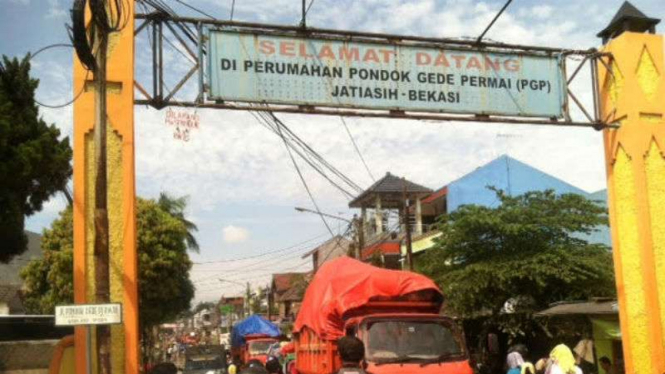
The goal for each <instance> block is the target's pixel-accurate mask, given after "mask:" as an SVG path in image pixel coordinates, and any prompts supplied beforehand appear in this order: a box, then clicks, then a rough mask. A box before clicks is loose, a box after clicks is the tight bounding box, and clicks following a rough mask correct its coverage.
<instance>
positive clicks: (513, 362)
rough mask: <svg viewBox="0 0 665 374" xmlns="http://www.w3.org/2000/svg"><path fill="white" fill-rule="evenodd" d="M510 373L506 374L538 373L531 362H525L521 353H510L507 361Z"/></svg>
mask: <svg viewBox="0 0 665 374" xmlns="http://www.w3.org/2000/svg"><path fill="white" fill-rule="evenodd" d="M506 363H507V364H508V372H507V373H506V374H535V373H536V371H535V369H534V368H533V365H532V364H531V363H530V362H525V361H524V358H523V357H522V355H521V354H520V353H519V352H510V353H509V354H508V358H507V359H506Z"/></svg>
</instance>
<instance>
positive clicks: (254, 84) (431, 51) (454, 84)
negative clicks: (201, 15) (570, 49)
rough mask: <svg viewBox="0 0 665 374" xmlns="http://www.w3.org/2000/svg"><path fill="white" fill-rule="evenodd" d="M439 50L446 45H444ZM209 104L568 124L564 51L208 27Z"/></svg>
mask: <svg viewBox="0 0 665 374" xmlns="http://www.w3.org/2000/svg"><path fill="white" fill-rule="evenodd" d="M444 48H445V49H444ZM208 51H209V54H208V68H209V76H210V81H209V85H210V95H209V99H213V100H221V101H238V102H249V103H256V104H291V105H294V104H296V105H306V106H318V107H333V108H354V109H368V110H391V111H413V112H432V113H454V114H476V115H504V116H517V117H541V118H548V119H552V118H559V119H560V118H564V117H565V116H566V115H567V112H568V111H567V100H566V98H567V83H566V79H565V72H564V60H565V57H564V55H563V54H562V53H560V54H555V53H543V52H537V51H519V52H517V51H501V52H497V51H488V50H486V49H483V48H470V47H454V46H446V47H442V46H437V45H434V44H426V45H414V44H412V43H406V42H397V41H395V42H388V41H384V42H379V41H373V42H367V41H350V40H349V39H348V38H347V39H344V38H341V37H340V38H334V37H329V38H316V37H302V36H294V35H275V34H261V33H260V32H252V33H250V32H242V31H240V32H239V31H230V30H211V31H210V38H209V45H208Z"/></svg>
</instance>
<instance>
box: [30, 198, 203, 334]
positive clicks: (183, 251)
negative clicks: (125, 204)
mask: <svg viewBox="0 0 665 374" xmlns="http://www.w3.org/2000/svg"><path fill="white" fill-rule="evenodd" d="M137 232H138V252H139V291H140V292H139V305H140V321H141V326H142V327H143V328H144V329H145V328H149V327H150V326H153V325H156V324H159V323H163V322H166V321H169V320H172V319H174V318H176V317H177V316H178V315H179V314H180V313H182V312H183V311H187V310H189V308H190V302H191V300H192V298H193V297H194V286H193V285H192V283H191V281H190V280H189V270H190V269H191V267H192V262H191V261H190V259H189V255H188V254H187V244H186V235H187V228H186V227H185V225H184V224H183V223H182V222H181V220H180V219H179V218H176V217H173V216H171V215H170V214H169V213H167V212H166V211H164V210H163V209H161V208H160V206H159V204H157V202H155V201H154V200H144V199H138V201H137ZM73 236H74V231H73V223H72V210H71V207H69V208H67V209H66V210H64V211H63V212H62V213H61V214H60V218H58V219H57V220H55V221H54V222H53V223H52V224H51V228H50V229H48V230H45V231H44V235H43V237H42V249H43V251H44V257H43V258H42V259H38V260H33V261H31V262H30V263H29V264H28V265H27V266H26V267H25V268H24V269H23V270H22V271H21V276H22V277H23V279H24V280H25V286H26V292H25V305H26V308H27V309H28V311H29V312H31V313H44V314H50V313H53V311H54V308H55V305H58V304H68V303H72V302H73V289H74V287H73V276H72V274H73V269H72V267H73V255H72V253H73V243H72V239H73Z"/></svg>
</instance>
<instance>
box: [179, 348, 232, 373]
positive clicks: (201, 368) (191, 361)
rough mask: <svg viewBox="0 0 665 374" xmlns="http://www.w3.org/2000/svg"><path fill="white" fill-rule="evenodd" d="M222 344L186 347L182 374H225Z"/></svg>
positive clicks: (224, 356) (224, 352) (225, 364)
mask: <svg viewBox="0 0 665 374" xmlns="http://www.w3.org/2000/svg"><path fill="white" fill-rule="evenodd" d="M226 369H227V362H226V351H225V349H224V346H223V345H199V346H193V347H189V348H187V352H186V353H185V367H184V368H183V370H182V371H183V374H226Z"/></svg>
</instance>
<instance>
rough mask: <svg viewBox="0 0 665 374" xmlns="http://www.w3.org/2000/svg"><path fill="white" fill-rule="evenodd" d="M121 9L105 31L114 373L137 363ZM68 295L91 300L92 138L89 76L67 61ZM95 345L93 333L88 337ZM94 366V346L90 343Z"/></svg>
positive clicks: (79, 353) (129, 80) (129, 30)
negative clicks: (70, 158) (70, 156)
mask: <svg viewBox="0 0 665 374" xmlns="http://www.w3.org/2000/svg"><path fill="white" fill-rule="evenodd" d="M125 6H126V8H125V10H126V11H127V12H129V14H128V19H129V22H128V23H127V24H126V25H125V27H124V29H122V30H121V31H120V32H115V33H112V34H111V35H110V36H109V48H108V60H107V61H108V62H107V66H108V68H107V80H108V84H107V95H108V100H107V101H108V104H107V105H108V110H107V117H108V127H107V128H108V132H107V147H108V148H107V150H108V156H107V159H108V212H109V251H110V253H109V261H110V288H111V301H112V302H119V303H122V307H123V323H122V325H117V326H113V327H112V328H111V364H112V372H113V373H114V374H136V373H138V369H139V345H138V344H139V326H138V293H137V286H138V266H137V261H138V260H137V253H136V215H135V210H136V206H135V186H134V185H135V182H134V88H133V86H134V2H133V1H130V2H128V3H127V4H126V5H125ZM82 88H83V89H84V92H83V94H82V95H81V96H80V97H79V98H78V100H76V102H75V103H74V300H75V303H77V304H82V303H94V293H95V289H94V287H95V285H94V278H95V277H94V271H95V269H94V263H93V245H94V235H95V231H94V225H93V213H94V198H95V190H94V180H95V170H96V169H95V164H94V142H93V128H94V126H95V123H94V118H95V115H94V114H95V100H94V96H95V95H94V90H95V84H94V81H93V74H92V73H91V72H90V73H89V72H88V71H87V70H85V69H84V68H83V66H82V65H81V63H80V62H79V61H78V59H77V58H76V57H75V59H74V92H77V93H78V92H79V91H80V90H81V89H82ZM93 343H94V337H93ZM92 349H93V350H92V351H93V363H92V364H93V368H96V362H94V359H95V357H94V356H95V355H94V352H96V348H95V345H94V344H93V348H92ZM75 352H76V373H77V374H85V373H86V367H87V362H86V330H85V328H84V327H77V328H76V331H75Z"/></svg>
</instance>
